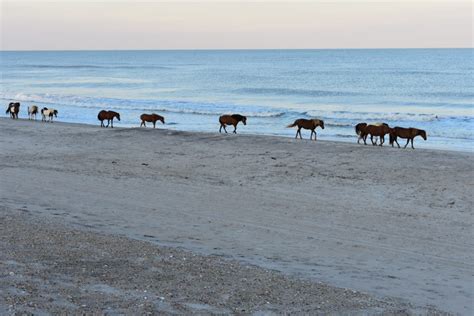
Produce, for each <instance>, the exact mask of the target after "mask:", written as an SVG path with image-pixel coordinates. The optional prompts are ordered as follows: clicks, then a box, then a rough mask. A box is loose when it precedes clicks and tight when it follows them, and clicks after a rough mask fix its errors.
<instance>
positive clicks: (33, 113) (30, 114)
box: [28, 105, 38, 121]
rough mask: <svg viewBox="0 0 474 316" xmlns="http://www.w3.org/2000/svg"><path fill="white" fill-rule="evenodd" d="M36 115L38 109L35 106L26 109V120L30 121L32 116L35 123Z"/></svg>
mask: <svg viewBox="0 0 474 316" xmlns="http://www.w3.org/2000/svg"><path fill="white" fill-rule="evenodd" d="M36 114H38V107H37V106H36V105H32V106H31V107H28V119H29V120H32V119H33V116H34V117H35V121H36Z"/></svg>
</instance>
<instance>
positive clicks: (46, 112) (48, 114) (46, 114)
mask: <svg viewBox="0 0 474 316" xmlns="http://www.w3.org/2000/svg"><path fill="white" fill-rule="evenodd" d="M53 116H54V117H56V118H57V117H58V110H56V109H51V108H50V109H48V108H42V109H41V121H42V122H46V118H48V122H51V123H53Z"/></svg>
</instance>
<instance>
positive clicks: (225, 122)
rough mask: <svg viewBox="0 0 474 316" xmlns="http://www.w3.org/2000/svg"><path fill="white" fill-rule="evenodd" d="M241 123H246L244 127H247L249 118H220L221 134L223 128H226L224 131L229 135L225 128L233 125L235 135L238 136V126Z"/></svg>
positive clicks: (238, 115)
mask: <svg viewBox="0 0 474 316" xmlns="http://www.w3.org/2000/svg"><path fill="white" fill-rule="evenodd" d="M239 122H242V123H244V125H247V117H246V116H243V115H240V114H232V115H222V116H220V117H219V123H221V127H220V128H219V133H221V132H222V128H224V131H225V132H226V133H227V129H226V128H225V127H226V125H233V126H234V134H237V124H239Z"/></svg>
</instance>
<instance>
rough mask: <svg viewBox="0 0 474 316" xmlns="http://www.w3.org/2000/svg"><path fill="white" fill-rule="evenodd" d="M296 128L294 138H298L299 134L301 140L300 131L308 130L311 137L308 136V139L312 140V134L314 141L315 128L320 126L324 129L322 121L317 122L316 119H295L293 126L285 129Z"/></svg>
mask: <svg viewBox="0 0 474 316" xmlns="http://www.w3.org/2000/svg"><path fill="white" fill-rule="evenodd" d="M295 126H297V127H298V130H297V131H296V136H295V138H298V134H300V139H303V137H302V136H301V129H302V128H304V129H310V130H311V135H310V136H309V139H313V134H314V140H316V131H315V129H316V127H318V126H321V128H322V129H324V121H323V120H318V119H311V120H307V119H297V120H296V121H295V122H294V123H293V124H290V125H288V126H287V127H295Z"/></svg>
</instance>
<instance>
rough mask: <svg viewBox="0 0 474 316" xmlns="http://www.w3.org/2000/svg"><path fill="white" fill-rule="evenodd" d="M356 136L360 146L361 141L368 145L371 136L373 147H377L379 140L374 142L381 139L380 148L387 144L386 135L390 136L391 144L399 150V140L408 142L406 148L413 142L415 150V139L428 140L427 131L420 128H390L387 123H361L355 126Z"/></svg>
mask: <svg viewBox="0 0 474 316" xmlns="http://www.w3.org/2000/svg"><path fill="white" fill-rule="evenodd" d="M355 131H356V134H357V135H358V136H359V138H358V139H357V143H358V144H360V140H361V139H362V140H363V141H364V144H365V145H367V137H368V136H369V135H370V141H371V142H372V145H374V146H376V145H377V139H376V140H375V141H374V137H378V138H379V143H380V144H379V146H383V143H384V142H385V135H387V134H388V135H389V144H390V145H392V147H393V146H394V144H395V143H396V144H397V146H398V148H400V144H399V143H398V138H403V139H406V140H407V143H406V144H405V147H403V148H407V146H408V143H410V142H411V148H412V149H415V147H414V146H413V139H415V137H416V136H421V137H422V138H423V139H424V140H426V139H427V137H426V131H424V130H422V129H418V128H413V127H410V128H404V127H399V126H396V127H393V128H392V127H390V126H388V124H386V123H377V124H371V125H368V124H367V123H359V124H357V125H356V126H355Z"/></svg>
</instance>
